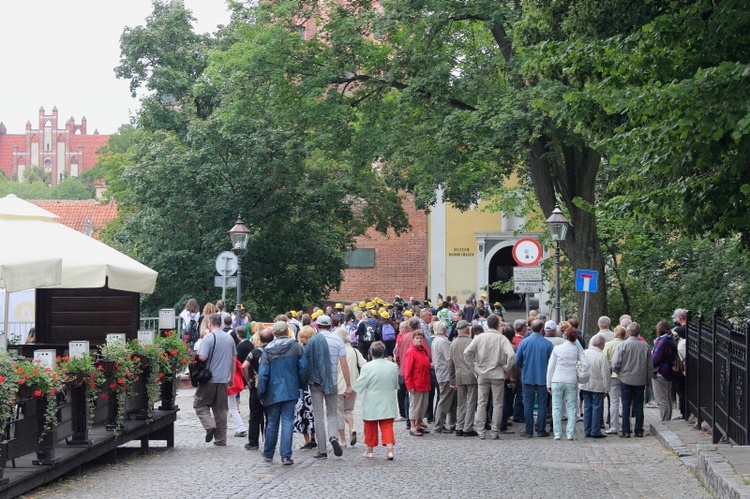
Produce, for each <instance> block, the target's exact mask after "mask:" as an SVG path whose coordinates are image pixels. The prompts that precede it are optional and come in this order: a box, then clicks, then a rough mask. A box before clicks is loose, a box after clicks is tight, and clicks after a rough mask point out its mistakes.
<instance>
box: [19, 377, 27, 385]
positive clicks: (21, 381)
mask: <svg viewBox="0 0 750 499" xmlns="http://www.w3.org/2000/svg"><path fill="white" fill-rule="evenodd" d="M18 384H19V385H24V384H26V380H25V379H23V378H19V379H18Z"/></svg>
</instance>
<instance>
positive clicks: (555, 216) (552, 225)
mask: <svg viewBox="0 0 750 499" xmlns="http://www.w3.org/2000/svg"><path fill="white" fill-rule="evenodd" d="M545 223H546V224H547V227H548V228H549V232H550V235H551V236H552V240H553V241H555V322H557V323H558V324H559V323H560V241H565V236H566V235H567V234H568V225H569V222H568V219H567V218H565V215H563V213H562V211H560V207H559V206H558V205H555V209H554V210H552V215H550V217H549V218H548V219H547V221H546V222H545Z"/></svg>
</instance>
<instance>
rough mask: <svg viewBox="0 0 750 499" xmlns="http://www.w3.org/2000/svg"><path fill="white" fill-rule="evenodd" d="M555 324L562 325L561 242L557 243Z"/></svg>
mask: <svg viewBox="0 0 750 499" xmlns="http://www.w3.org/2000/svg"><path fill="white" fill-rule="evenodd" d="M555 245H556V249H555V322H557V323H558V324H559V323H560V241H555Z"/></svg>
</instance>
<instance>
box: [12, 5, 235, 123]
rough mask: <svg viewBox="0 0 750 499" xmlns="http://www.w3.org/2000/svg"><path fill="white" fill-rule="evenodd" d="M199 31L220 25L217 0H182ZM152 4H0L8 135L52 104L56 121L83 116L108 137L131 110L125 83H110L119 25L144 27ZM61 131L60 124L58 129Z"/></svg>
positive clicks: (223, 14)
mask: <svg viewBox="0 0 750 499" xmlns="http://www.w3.org/2000/svg"><path fill="white" fill-rule="evenodd" d="M184 4H185V7H187V8H188V9H190V10H192V11H193V17H195V18H196V19H197V22H196V25H195V29H196V31H197V32H199V33H204V32H208V33H213V32H214V31H216V25H217V24H226V23H227V22H228V20H229V13H228V11H227V8H226V3H225V1H224V0H184ZM151 11H152V7H151V0H64V1H60V0H35V1H28V0H20V1H14V2H12V1H6V0H2V4H1V5H0V50H2V52H0V53H2V56H0V57H1V58H2V61H3V71H2V80H1V81H0V121H2V122H3V123H5V126H6V127H7V129H8V133H23V131H24V127H25V125H26V121H28V120H31V124H32V125H33V126H34V128H36V127H37V126H38V118H37V111H38V110H39V107H40V106H44V109H45V111H46V112H47V113H50V112H51V110H52V108H53V107H54V106H57V109H58V111H59V113H60V114H59V116H60V118H61V122H62V123H64V122H65V121H66V120H67V119H68V118H70V117H71V116H73V118H74V119H75V121H76V123H79V122H80V121H81V117H82V116H86V120H87V126H88V133H93V131H94V129H98V130H99V132H100V133H102V134H111V133H114V132H115V131H117V128H118V127H119V126H120V125H121V124H123V123H127V122H128V121H129V117H130V116H131V115H132V114H133V113H134V112H135V111H136V110H137V109H138V101H137V100H136V99H133V98H131V97H130V91H129V90H128V82H127V81H126V80H118V79H116V78H115V73H114V67H115V66H117V65H118V63H119V60H120V35H121V34H122V31H123V28H125V26H130V27H134V26H138V25H143V24H145V19H146V16H148V15H149V14H150V13H151ZM60 126H61V125H60Z"/></svg>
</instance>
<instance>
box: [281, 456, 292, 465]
mask: <svg viewBox="0 0 750 499" xmlns="http://www.w3.org/2000/svg"><path fill="white" fill-rule="evenodd" d="M281 464H283V465H284V466H290V465H292V464H294V461H292V458H291V457H282V458H281Z"/></svg>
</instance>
